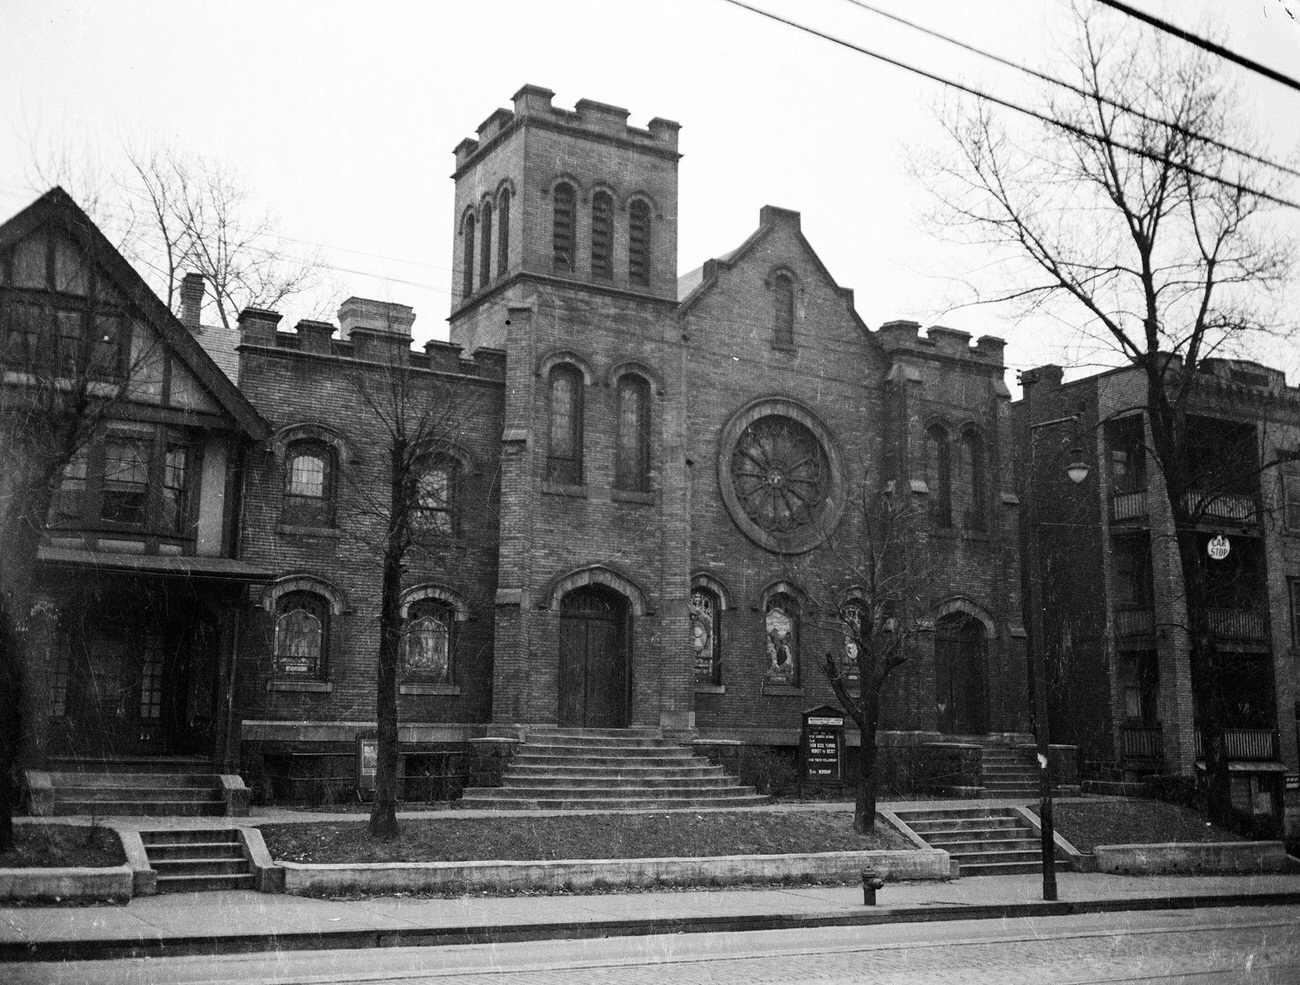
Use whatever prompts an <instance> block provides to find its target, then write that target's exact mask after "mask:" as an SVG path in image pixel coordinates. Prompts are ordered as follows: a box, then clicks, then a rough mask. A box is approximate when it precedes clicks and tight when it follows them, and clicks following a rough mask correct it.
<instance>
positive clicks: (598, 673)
mask: <svg viewBox="0 0 1300 985" xmlns="http://www.w3.org/2000/svg"><path fill="white" fill-rule="evenodd" d="M628 623H629V614H628V605H627V600H626V599H625V598H623V596H621V595H620V594H618V592H615V591H613V590H612V589H608V588H605V587H604V586H601V585H588V586H584V587H582V588H578V589H575V590H574V591H572V592H570V593H569V594H568V595H566V596H564V598H563V599H562V600H561V602H560V654H559V657H560V677H559V690H560V693H559V714H558V718H557V721H558V724H560V725H562V726H568V727H577V728H625V727H626V726H627V724H628V704H629V700H628V695H629V690H630V683H631V673H630V660H629V646H628V642H629V625H628Z"/></svg>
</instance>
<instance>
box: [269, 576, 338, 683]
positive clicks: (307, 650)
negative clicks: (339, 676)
mask: <svg viewBox="0 0 1300 985" xmlns="http://www.w3.org/2000/svg"><path fill="white" fill-rule="evenodd" d="M275 611H276V620H275V671H276V673H277V674H280V675H283V676H285V677H321V676H323V671H324V667H325V660H324V656H325V653H326V647H327V645H328V642H329V618H330V607H329V602H328V601H327V600H326V599H325V598H324V597H322V596H320V595H317V594H316V593H315V592H307V591H294V592H286V593H285V594H283V595H281V596H280V597H279V598H278V599H277V600H276V603H275Z"/></svg>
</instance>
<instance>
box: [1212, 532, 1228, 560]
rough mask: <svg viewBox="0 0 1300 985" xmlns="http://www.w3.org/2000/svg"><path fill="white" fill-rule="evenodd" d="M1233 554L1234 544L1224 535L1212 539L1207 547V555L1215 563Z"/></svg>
mask: <svg viewBox="0 0 1300 985" xmlns="http://www.w3.org/2000/svg"><path fill="white" fill-rule="evenodd" d="M1231 552H1232V543H1231V541H1229V540H1228V538H1227V537H1225V536H1223V534H1219V535H1218V536H1217V537H1213V538H1211V540H1210V542H1209V543H1208V544H1206V545H1205V553H1206V554H1208V555H1210V557H1211V558H1212V559H1213V560H1215V561H1222V560H1224V559H1225V558H1227V556H1228V555H1229V554H1230V553H1231Z"/></svg>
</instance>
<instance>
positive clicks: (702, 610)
mask: <svg viewBox="0 0 1300 985" xmlns="http://www.w3.org/2000/svg"><path fill="white" fill-rule="evenodd" d="M721 616H722V604H721V600H720V599H719V598H718V596H717V593H716V592H714V591H712V590H711V589H708V588H703V587H697V588H695V589H693V590H692V591H691V615H690V618H691V650H692V652H693V654H694V656H695V683H696V684H721V683H722V625H721Z"/></svg>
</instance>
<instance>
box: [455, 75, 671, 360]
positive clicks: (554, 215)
mask: <svg viewBox="0 0 1300 985" xmlns="http://www.w3.org/2000/svg"><path fill="white" fill-rule="evenodd" d="M553 95H554V93H552V92H551V91H550V90H549V89H543V88H541V87H539V86H533V85H526V86H524V87H523V88H522V89H520V90H519V91H518V92H517V93H515V95H514V108H513V109H512V110H511V109H499V110H497V111H496V112H495V113H493V114H492V115H491V116H489V117H488V118H487V119H486V120H484V121H483V124H482V125H481V126H480V127H479V128H478V137H477V139H466V140H464V141H462V142H461V143H460V145H459V146H457V147H456V151H455V153H456V170H455V173H454V175H453V178H454V179H455V182H456V205H455V212H454V226H453V230H452V234H453V253H452V255H453V257H454V263H453V274H452V304H451V341H452V343H453V344H455V345H459V346H462V347H463V348H464V350H465V351H466V352H469V353H472V352H473V351H474V350H475V349H477V348H479V347H481V346H490V347H494V348H504V347H505V337H504V332H503V331H502V330H501V328H502V325H503V324H504V318H503V317H502V316H501V310H500V309H501V305H502V304H503V303H505V304H509V303H510V300H511V299H516V300H517V298H518V297H519V292H518V291H512V290H511V289H512V288H516V287H518V286H519V285H520V283H521V282H522V281H525V280H532V281H534V282H549V283H552V284H555V285H556V286H560V287H563V288H565V289H568V290H572V289H575V288H581V287H590V288H592V289H593V290H595V291H597V292H599V293H601V294H605V295H609V296H612V297H618V296H620V295H622V296H625V297H627V298H628V299H629V300H635V299H654V300H658V301H668V302H674V301H676V298H677V162H678V159H679V158H680V156H681V155H680V154H679V153H678V152H677V132H678V130H679V129H680V128H679V126H678V124H676V123H674V122H672V121H671V120H664V119H659V118H657V117H656V118H655V119H653V120H651V121H650V123H649V125H648V126H647V127H646V128H645V129H640V128H638V127H632V126H629V125H628V123H627V118H628V111H627V110H625V109H620V108H619V107H617V106H610V105H607V104H605V103H598V102H595V101H594V100H590V99H581V100H579V101H578V103H577V105H576V107H575V108H574V109H573V110H564V109H559V108H556V107H554V106H552V105H551V99H552V97H553Z"/></svg>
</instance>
